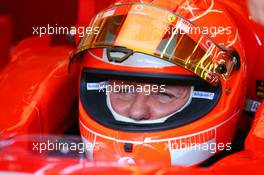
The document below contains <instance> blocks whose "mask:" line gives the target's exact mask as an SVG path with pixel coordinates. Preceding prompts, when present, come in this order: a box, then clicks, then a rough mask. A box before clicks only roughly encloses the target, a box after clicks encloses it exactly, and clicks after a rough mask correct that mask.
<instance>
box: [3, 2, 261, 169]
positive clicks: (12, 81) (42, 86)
mask: <svg viewBox="0 0 264 175" xmlns="http://www.w3.org/2000/svg"><path fill="white" fill-rule="evenodd" d="M110 3H111V2H110V1H106V0H104V1H100V2H97V1H94V0H89V1H86V0H80V1H79V9H78V10H79V11H78V22H77V26H82V25H87V24H88V23H89V21H90V19H91V17H92V16H94V14H95V13H96V12H98V11H99V10H100V9H103V8H105V7H107V5H109V4H110ZM221 3H222V5H223V6H224V7H225V8H226V13H229V14H230V15H231V16H232V17H233V19H234V21H235V22H236V25H237V27H238V29H239V40H240V41H241V43H242V45H243V50H244V54H245V58H246V59H247V67H246V68H247V69H248V91H247V97H248V98H251V99H254V100H257V99H258V96H257V83H256V82H257V81H258V80H259V81H264V69H263V68H262V67H263V66H264V59H263V58H262V57H263V55H264V48H263V46H262V43H263V42H264V28H263V27H261V26H259V25H258V24H256V23H254V22H253V21H252V20H250V18H249V15H248V13H247V7H246V4H245V2H241V1H238V0H237V1H234V0H233V1H229V0H223V1H222V2H221ZM87 8H89V10H88V11H87ZM6 21H8V20H7V18H6V17H1V16H0V29H1V30H0V31H6V32H3V33H5V34H4V35H3V38H5V40H1V41H0V46H1V48H0V59H1V61H0V69H1V65H4V64H6V63H7V62H8V64H7V65H5V66H4V67H3V68H2V70H1V72H0V101H1V103H0V104H1V110H0V138H1V140H0V173H7V172H21V173H22V172H23V173H40V174H81V173H83V174H87V173H93V174H101V173H107V174H132V173H133V174H134V173H135V174H155V173H157V174H176V173H179V174H187V173H190V174H201V173H202V174H223V173H224V174H229V173H230V174H234V173H238V174H249V173H253V174H262V170H264V168H263V166H262V163H263V161H264V151H263V149H262V148H263V146H264V127H263V126H264V123H263V121H264V120H263V119H264V104H262V105H261V106H260V107H259V109H258V111H257V113H256V114H255V118H254V121H253V124H252V125H250V126H249V124H247V123H246V124H244V125H243V121H242V120H243V118H244V119H245V121H247V120H246V118H248V116H247V115H245V116H243V117H242V120H241V128H242V129H245V130H246V129H247V128H248V127H251V129H250V132H249V134H248V136H247V138H246V141H245V145H244V149H243V150H242V151H239V152H237V153H234V154H232V155H229V156H227V157H225V158H223V159H221V160H220V161H218V162H217V163H215V164H214V165H212V166H209V167H206V168H201V167H189V168H184V167H167V166H162V165H157V164H155V162H153V165H149V164H142V165H138V166H124V165H123V166H121V165H118V164H116V163H111V162H89V161H87V160H85V159H82V158H81V159H80V158H73V157H67V158H65V157H61V156H59V157H58V156H53V155H49V154H41V155H42V156H39V154H34V152H33V153H32V148H31V147H32V142H33V141H32V140H34V139H32V137H31V136H22V137H21V136H20V135H32V134H34V135H59V134H60V135H62V134H64V133H65V132H66V131H67V130H68V129H69V128H70V127H71V126H73V124H76V123H74V122H73V121H76V119H74V117H76V116H75V115H73V113H74V111H75V110H76V109H75V108H76V106H75V105H74V104H76V102H77V100H76V99H77V95H78V94H77V92H78V90H77V89H76V83H75V79H74V77H71V76H69V74H68V64H69V57H70V54H71V52H72V50H73V49H74V47H72V46H71V45H60V44H57V43H53V41H52V38H51V37H50V36H45V37H41V38H40V37H30V38H27V39H25V40H23V41H21V42H20V43H19V44H18V45H17V46H16V47H15V49H14V50H13V51H12V53H11V56H10V61H9V56H8V55H7V54H6V53H8V49H9V48H8V47H10V42H11V41H10V37H11V36H10V35H11V34H9V33H8V31H10V30H9V29H8V28H11V25H10V24H9V22H6ZM3 33H2V32H0V38H2V36H1V35H2V34H3ZM8 36H10V37H8ZM77 40H79V39H78V38H77ZM2 45H3V46H5V47H6V48H4V47H2ZM2 60H3V61H2ZM244 123H245V122H244ZM33 138H35V137H33ZM37 140H38V139H37ZM38 142H39V140H38ZM30 146H31V147H30ZM29 147H30V148H31V149H30V148H29ZM43 155H44V156H43ZM243 167H244V168H243Z"/></svg>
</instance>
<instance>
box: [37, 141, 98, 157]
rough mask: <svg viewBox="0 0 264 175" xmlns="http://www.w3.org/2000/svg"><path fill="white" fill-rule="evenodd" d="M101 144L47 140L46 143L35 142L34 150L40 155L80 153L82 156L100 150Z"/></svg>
mask: <svg viewBox="0 0 264 175" xmlns="http://www.w3.org/2000/svg"><path fill="white" fill-rule="evenodd" d="M99 149H100V147H99V143H95V144H91V143H84V142H79V143H76V142H61V141H58V140H55V141H51V140H47V141H45V142H33V143H32V150H33V151H34V152H38V153H40V154H41V153H44V152H47V151H48V152H49V151H60V152H63V153H67V152H78V153H80V154H83V153H85V151H91V150H99Z"/></svg>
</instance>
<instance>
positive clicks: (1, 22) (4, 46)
mask: <svg viewBox="0 0 264 175" xmlns="http://www.w3.org/2000/svg"><path fill="white" fill-rule="evenodd" d="M11 23H12V22H11V19H10V18H9V17H8V16H0V38H1V39H0V70H1V69H2V68H3V67H4V65H6V64H7V63H8V61H9V58H10V57H9V49H10V47H11V43H12V26H11Z"/></svg>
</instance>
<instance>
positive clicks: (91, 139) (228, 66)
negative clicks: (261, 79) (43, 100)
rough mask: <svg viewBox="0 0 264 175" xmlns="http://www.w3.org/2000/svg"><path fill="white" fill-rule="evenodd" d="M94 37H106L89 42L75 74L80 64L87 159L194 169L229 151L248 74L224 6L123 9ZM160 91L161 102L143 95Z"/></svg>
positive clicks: (117, 6) (109, 15)
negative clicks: (192, 166) (224, 151)
mask: <svg viewBox="0 0 264 175" xmlns="http://www.w3.org/2000/svg"><path fill="white" fill-rule="evenodd" d="M90 27H92V28H98V29H99V30H98V32H94V33H89V34H88V33H87V35H86V36H85V37H84V38H83V39H82V40H81V42H80V43H79V46H78V49H77V51H76V52H75V54H74V55H73V58H74V59H72V64H71V69H72V67H73V65H74V63H76V62H77V61H76V60H79V61H78V63H79V65H80V73H79V74H78V76H79V125H80V131H81V136H82V138H83V141H84V142H85V143H87V144H91V145H93V146H92V147H89V148H87V151H86V153H87V157H88V159H90V160H94V161H100V160H103V161H111V162H118V163H128V164H141V163H149V162H151V163H162V164H168V165H183V166H191V165H197V164H199V163H201V162H203V161H205V160H207V159H208V158H210V157H211V156H213V155H214V154H216V153H218V152H220V151H222V150H230V149H231V142H232V140H233V137H234V134H235V131H236V125H237V122H238V119H239V117H240V115H241V112H242V110H243V106H244V98H245V86H246V85H245V74H246V69H245V58H244V57H243V56H244V54H243V49H242V48H241V45H240V42H239V39H238V38H239V33H238V31H237V27H236V25H235V23H234V22H233V21H232V18H231V17H230V16H229V14H228V13H227V12H226V11H225V9H224V7H222V6H221V4H218V3H217V2H215V1H214V0H207V1H196V0H189V1H187V0H186V1H180V0H173V1H171V0H155V1H146V0H145V1H139V0H134V1H132V0H129V1H128V0H123V1H117V2H116V3H114V4H112V5H111V6H110V7H108V8H107V9H105V10H103V11H101V12H99V13H98V14H97V15H96V16H95V17H94V18H93V20H92V21H91V23H90ZM117 85H118V86H119V90H116V89H115V88H116V87H114V86H117ZM122 85H124V86H125V90H124V89H123V88H120V86H122ZM147 85H148V86H147ZM154 86H156V87H157V88H156V90H157V92H155V93H153V94H152V91H148V92H149V94H146V92H145V91H144V92H143V95H142V92H140V90H141V91H142V90H146V89H144V88H146V87H148V88H149V87H154ZM127 87H133V88H132V91H133V92H131V89H128V90H127ZM135 87H136V90H135ZM140 87H141V89H140ZM162 87H163V88H165V90H164V91H163V92H162V93H160V90H161V89H162ZM137 88H139V89H137ZM166 88H167V89H166ZM115 90H116V91H115ZM152 90H153V89H152ZM132 108H133V109H132Z"/></svg>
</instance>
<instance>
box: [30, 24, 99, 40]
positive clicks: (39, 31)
mask: <svg viewBox="0 0 264 175" xmlns="http://www.w3.org/2000/svg"><path fill="white" fill-rule="evenodd" d="M32 29H33V32H32V34H33V35H34V36H39V37H42V36H44V35H77V36H79V37H84V36H85V35H86V34H87V35H90V34H95V35H97V34H98V33H99V27H82V26H80V27H74V26H72V27H65V26H58V24H55V25H50V24H47V25H46V26H34V27H32Z"/></svg>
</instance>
